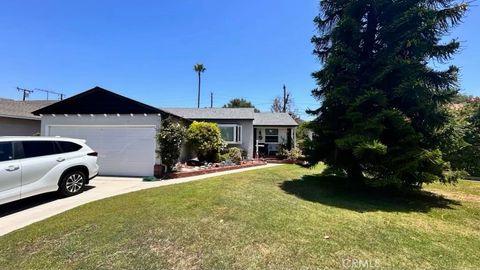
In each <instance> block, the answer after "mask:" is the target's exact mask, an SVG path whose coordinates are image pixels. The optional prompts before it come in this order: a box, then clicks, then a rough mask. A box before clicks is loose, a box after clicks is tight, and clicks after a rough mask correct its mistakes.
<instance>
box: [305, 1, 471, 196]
mask: <svg viewBox="0 0 480 270" xmlns="http://www.w3.org/2000/svg"><path fill="white" fill-rule="evenodd" d="M320 6H321V13H320V15H319V16H318V17H316V18H315V20H314V21H315V23H316V25H317V27H318V30H319V33H320V35H319V36H315V37H313V38H312V42H313V44H314V45H315V50H314V54H315V55H317V56H318V58H319V59H320V61H321V62H322V63H323V67H322V69H321V70H320V71H318V72H315V73H313V77H314V78H315V79H316V81H317V84H318V88H317V89H315V90H313V95H314V96H315V97H316V98H317V99H318V100H319V101H321V102H322V104H321V107H320V108H319V109H317V110H314V111H311V113H312V114H314V115H316V119H315V121H313V123H312V125H311V126H312V128H313V129H314V131H315V138H314V140H313V142H312V145H311V146H310V151H309V153H308V155H309V158H310V160H311V161H312V162H318V161H324V162H325V163H326V164H328V165H329V166H331V167H333V168H337V169H343V170H345V171H346V172H347V174H348V176H349V179H351V180H354V182H356V183H364V182H365V181H367V182H369V183H373V184H376V185H387V184H394V185H397V186H408V187H412V186H420V185H421V184H422V183H425V182H433V181H441V182H451V181H455V180H456V177H455V176H454V174H452V173H451V171H450V170H449V166H448V163H446V162H444V161H443V159H442V153H441V151H440V150H438V147H437V145H436V141H435V137H434V134H435V130H437V129H439V128H441V127H442V125H443V122H444V118H445V115H444V113H443V111H442V110H441V106H442V105H443V104H445V103H447V102H448V101H449V100H450V99H451V98H452V97H453V96H454V95H455V94H456V93H457V92H458V86H457V73H458V68H457V67H455V66H450V67H448V68H447V69H445V70H436V69H434V68H433V67H432V65H430V63H431V62H432V61H440V62H442V63H444V62H446V61H447V60H449V59H450V58H451V57H452V56H453V55H454V54H455V52H456V51H457V50H458V48H459V42H458V41H457V40H455V39H454V40H451V41H449V42H446V43H443V42H442V37H443V36H444V35H445V34H447V33H448V31H449V30H450V29H451V27H453V26H455V25H457V24H459V23H460V21H461V18H462V16H463V15H464V13H465V12H466V10H467V5H466V4H464V3H456V2H454V1H452V0H355V1H351V0H322V1H320Z"/></svg>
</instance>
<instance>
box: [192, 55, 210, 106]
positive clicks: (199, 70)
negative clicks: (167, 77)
mask: <svg viewBox="0 0 480 270" xmlns="http://www.w3.org/2000/svg"><path fill="white" fill-rule="evenodd" d="M193 70H194V71H195V72H197V73H198V98H197V108H200V85H201V82H202V79H201V77H202V75H201V74H202V72H204V71H205V70H207V69H206V68H205V66H204V65H203V64H195V65H194V66H193Z"/></svg>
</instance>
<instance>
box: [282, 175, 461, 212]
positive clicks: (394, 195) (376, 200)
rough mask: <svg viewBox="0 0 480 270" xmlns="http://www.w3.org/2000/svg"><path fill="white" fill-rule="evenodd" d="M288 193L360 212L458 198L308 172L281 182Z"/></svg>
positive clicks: (422, 207) (429, 205)
mask: <svg viewBox="0 0 480 270" xmlns="http://www.w3.org/2000/svg"><path fill="white" fill-rule="evenodd" d="M280 188H281V189H282V190H284V191H285V192H286V193H288V194H291V195H294V196H296V197H298V198H300V199H303V200H307V201H311V202H316V203H321V204H324V205H329V206H334V207H339V208H344V209H348V210H352V211H356V212H360V213H364V212H374V211H385V212H425V213H426V212H429V211H430V210H432V209H434V208H442V209H453V208H452V206H453V205H460V203H459V202H458V201H454V200H450V199H447V198H445V197H443V196H440V195H437V194H434V193H432V192H428V191H424V190H415V191H398V190H396V191H395V190H387V189H380V188H362V189H355V188H350V187H348V185H347V181H346V179H345V178H343V177H337V176H323V175H307V176H304V177H303V178H301V179H295V180H288V181H285V182H283V183H281V184H280Z"/></svg>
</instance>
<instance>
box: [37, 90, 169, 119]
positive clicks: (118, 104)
mask: <svg viewBox="0 0 480 270" xmlns="http://www.w3.org/2000/svg"><path fill="white" fill-rule="evenodd" d="M33 113H34V114H36V115H38V114H104V113H108V114H116V113H121V114H124V113H125V114H129V113H135V114H137V113H140V114H143V113H162V111H161V110H159V109H157V108H155V107H152V106H150V105H147V104H144V103H141V102H138V101H136V100H133V99H130V98H127V97H124V96H121V95H119V94H116V93H113V92H111V91H108V90H106V89H104V88H101V87H98V86H96V87H94V88H92V89H90V90H87V91H85V92H82V93H80V94H78V95H75V96H73V97H70V98H67V99H65V100H62V101H60V102H57V103H55V104H52V105H50V106H48V107H45V108H42V109H40V110H36V111H34V112H33Z"/></svg>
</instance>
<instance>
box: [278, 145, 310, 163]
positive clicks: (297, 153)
mask: <svg viewBox="0 0 480 270" xmlns="http://www.w3.org/2000/svg"><path fill="white" fill-rule="evenodd" d="M277 158H279V159H288V160H294V161H297V160H302V159H304V158H305V156H304V155H303V153H302V150H300V149H299V148H297V147H295V148H292V149H291V150H287V149H286V148H285V147H280V150H279V151H278V153H277Z"/></svg>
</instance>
